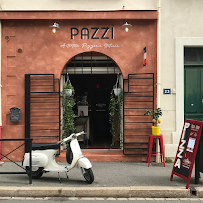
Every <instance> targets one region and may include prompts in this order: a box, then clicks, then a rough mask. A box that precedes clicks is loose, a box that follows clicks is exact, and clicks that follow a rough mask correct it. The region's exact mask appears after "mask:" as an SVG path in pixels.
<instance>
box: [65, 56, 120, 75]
mask: <svg viewBox="0 0 203 203" xmlns="http://www.w3.org/2000/svg"><path fill="white" fill-rule="evenodd" d="M67 73H69V74H115V73H120V69H119V67H118V66H117V64H116V63H115V62H114V61H113V60H112V59H111V58H109V57H108V56H106V55H103V54H101V53H97V52H85V53H82V54H79V55H77V56H75V57H74V58H73V59H72V60H71V61H70V62H69V63H68V64H67V65H66V67H65V68H64V70H63V73H62V74H63V75H64V74H67Z"/></svg>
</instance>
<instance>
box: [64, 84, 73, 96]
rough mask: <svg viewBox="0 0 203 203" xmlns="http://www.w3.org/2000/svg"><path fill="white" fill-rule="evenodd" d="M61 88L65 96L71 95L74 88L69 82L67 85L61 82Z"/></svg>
mask: <svg viewBox="0 0 203 203" xmlns="http://www.w3.org/2000/svg"><path fill="white" fill-rule="evenodd" d="M63 90H64V93H65V94H66V95H67V96H69V97H70V96H71V95H72V94H73V91H74V88H73V86H72V85H71V83H69V84H68V85H67V84H66V83H64V84H63Z"/></svg>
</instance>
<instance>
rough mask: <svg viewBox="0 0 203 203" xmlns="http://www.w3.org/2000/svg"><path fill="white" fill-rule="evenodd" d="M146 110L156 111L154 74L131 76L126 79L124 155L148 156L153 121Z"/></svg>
mask: <svg viewBox="0 0 203 203" xmlns="http://www.w3.org/2000/svg"><path fill="white" fill-rule="evenodd" d="M145 109H149V110H152V111H153V110H154V73H140V74H129V75H128V79H124V106H123V112H124V115H123V117H124V121H123V125H124V126H123V129H124V137H123V153H124V154H126V155H146V154H147V147H148V138H149V135H150V134H151V126H152V121H151V118H150V117H149V116H144V111H145Z"/></svg>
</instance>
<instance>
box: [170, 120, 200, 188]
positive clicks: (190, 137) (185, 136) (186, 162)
mask: <svg viewBox="0 0 203 203" xmlns="http://www.w3.org/2000/svg"><path fill="white" fill-rule="evenodd" d="M202 127H203V122H201V121H196V120H189V119H186V120H185V122H184V126H183V130H182V134H181V138H180V142H179V146H178V150H177V154H176V158H175V162H174V165H173V170H172V174H171V179H170V180H172V178H173V174H175V175H177V176H179V177H181V178H183V179H185V180H187V185H186V189H187V188H188V187H189V183H190V178H191V174H192V169H193V165H194V161H195V158H196V154H197V149H198V146H199V141H200V137H201V132H202Z"/></svg>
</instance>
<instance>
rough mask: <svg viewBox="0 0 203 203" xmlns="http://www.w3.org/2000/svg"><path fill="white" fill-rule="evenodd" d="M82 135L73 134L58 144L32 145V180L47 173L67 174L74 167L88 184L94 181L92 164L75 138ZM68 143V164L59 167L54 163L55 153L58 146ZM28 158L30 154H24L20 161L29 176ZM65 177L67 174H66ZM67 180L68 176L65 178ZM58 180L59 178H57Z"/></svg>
mask: <svg viewBox="0 0 203 203" xmlns="http://www.w3.org/2000/svg"><path fill="white" fill-rule="evenodd" d="M82 134H84V132H79V133H73V134H71V135H70V136H69V137H67V138H65V139H63V140H61V141H59V142H58V143H53V144H49V143H47V144H46V143H43V144H40V143H33V144H32V178H33V179H38V178H40V177H41V176H42V175H43V173H47V172H58V175H59V172H65V173H66V172H68V171H70V170H71V169H72V168H74V167H78V168H79V167H80V168H81V170H82V174H83V176H84V178H85V180H86V181H87V182H88V183H90V184H91V183H92V182H93V181H94V175H93V172H92V169H91V167H92V164H91V163H90V161H89V160H88V159H87V158H85V157H84V156H83V154H82V152H81V149H80V145H79V143H78V140H77V137H78V136H79V135H82ZM67 141H70V143H69V145H68V148H67V152H66V160H67V162H68V163H69V164H70V165H69V166H66V165H59V164H57V163H56V161H55V156H56V153H57V151H58V149H59V146H60V144H63V143H64V142H67ZM29 158H30V154H29V153H25V155H24V159H23V161H22V165H23V166H24V167H26V169H27V173H28V175H29ZM66 176H67V173H66ZM67 178H68V176H67ZM59 180H60V177H59Z"/></svg>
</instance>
